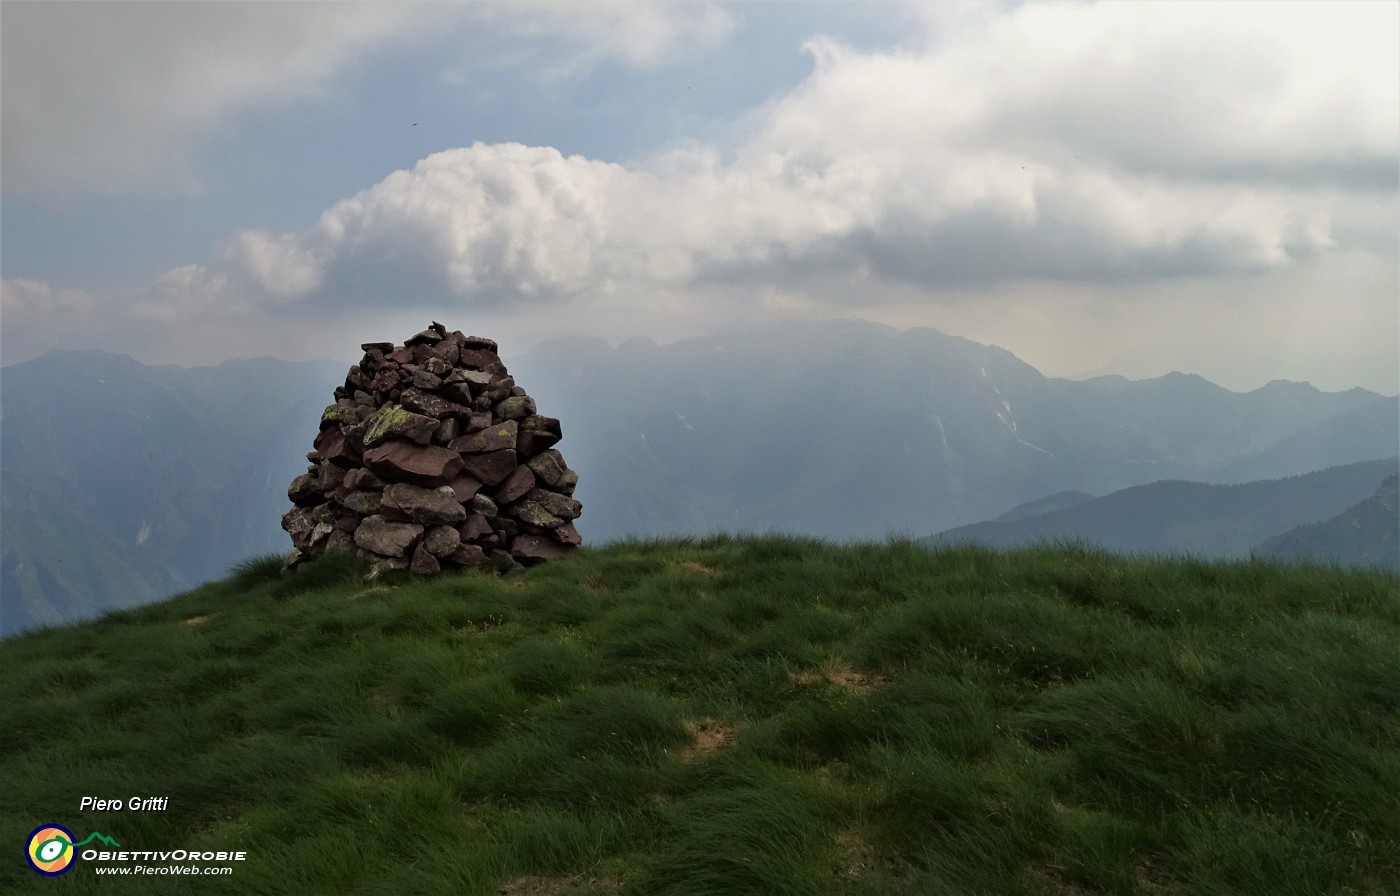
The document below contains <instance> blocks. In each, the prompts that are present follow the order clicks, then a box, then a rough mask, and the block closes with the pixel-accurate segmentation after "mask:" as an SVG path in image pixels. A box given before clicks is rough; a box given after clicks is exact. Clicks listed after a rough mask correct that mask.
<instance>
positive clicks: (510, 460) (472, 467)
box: [453, 448, 518, 485]
mask: <svg viewBox="0 0 1400 896" xmlns="http://www.w3.org/2000/svg"><path fill="white" fill-rule="evenodd" d="M453 457H456V458H457V459H458V461H459V462H460V463H461V464H462V470H463V471H464V472H465V473H466V474H467V475H468V476H473V477H475V478H477V479H480V480H481V481H482V482H483V483H484V484H486V485H497V484H499V483H500V482H501V480H503V479H505V478H506V477H507V476H509V475H510V474H511V473H512V472H514V471H515V468H516V466H517V465H518V464H517V461H516V457H515V449H514V448H507V449H506V450H504V451H492V452H490V453H489V454H467V455H457V454H453Z"/></svg>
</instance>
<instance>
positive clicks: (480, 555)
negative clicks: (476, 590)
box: [446, 544, 486, 566]
mask: <svg viewBox="0 0 1400 896" xmlns="http://www.w3.org/2000/svg"><path fill="white" fill-rule="evenodd" d="M446 559H447V562H448V563H455V564H456V565H457V566H480V565H481V564H483V563H485V562H486V551H484V550H482V548H481V545H479V544H464V545H459V546H458V548H457V550H456V551H454V552H452V553H451V554H449V555H448V556H447V558H446Z"/></svg>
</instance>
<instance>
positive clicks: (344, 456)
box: [314, 426, 360, 467]
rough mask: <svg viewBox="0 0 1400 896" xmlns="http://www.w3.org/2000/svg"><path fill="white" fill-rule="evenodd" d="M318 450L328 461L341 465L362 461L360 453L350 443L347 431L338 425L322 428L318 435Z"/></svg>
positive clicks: (357, 463)
mask: <svg viewBox="0 0 1400 896" xmlns="http://www.w3.org/2000/svg"><path fill="white" fill-rule="evenodd" d="M314 444H315V445H316V451H317V452H318V453H319V454H320V455H321V457H323V458H325V459H326V461H327V462H329V463H333V464H335V465H336V466H340V467H354V466H358V465H359V463H360V454H359V452H358V451H356V450H355V449H354V447H353V446H351V445H350V441H349V440H348V439H347V438H346V437H345V432H344V431H343V430H341V429H339V428H338V427H334V426H333V427H331V428H330V429H323V430H321V434H320V435H318V436H316V441H315V443H314Z"/></svg>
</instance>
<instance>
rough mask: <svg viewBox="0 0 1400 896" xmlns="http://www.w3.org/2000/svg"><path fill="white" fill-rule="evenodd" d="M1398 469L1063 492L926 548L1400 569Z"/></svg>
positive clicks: (1384, 463)
mask: <svg viewBox="0 0 1400 896" xmlns="http://www.w3.org/2000/svg"><path fill="white" fill-rule="evenodd" d="M1398 469H1400V457H1394V458H1390V459H1389V460H1381V461H1368V462H1364V463H1357V464H1348V465H1346V466H1339V467H1332V468H1329V469H1326V470H1321V471H1318V472H1315V473H1309V474H1306V475H1302V476H1292V477H1289V478H1287V479H1271V480H1262V481H1257V482H1250V483H1246V484H1243V485H1207V484H1205V483H1200V482H1180V481H1166V482H1154V483H1151V484H1149V485H1140V486H1135V487H1133V488H1127V489H1122V490H1120V491H1116V492H1113V493H1112V494H1108V495H1104V496H1103V497H1101V498H1093V497H1090V496H1088V495H1084V494H1082V493H1068V494H1063V493H1062V494H1061V495H1055V496H1052V498H1051V499H1042V500H1041V501H1038V502H1034V503H1032V504H1027V505H1022V506H1021V507H1017V508H1014V509H1013V510H1011V511H1010V512H1008V513H1006V514H1003V515H1002V516H1000V517H998V518H997V519H995V520H992V521H989V522H983V523H976V524H974V525H970V526H960V527H958V528H955V529H950V530H948V531H945V532H941V533H939V534H938V535H935V536H933V537H931V538H929V539H926V543H928V544H930V545H943V544H962V543H973V544H982V545H987V546H989V547H997V548H1012V547H1025V546H1027V545H1031V544H1034V543H1037V542H1053V541H1059V540H1070V539H1079V540H1083V541H1087V542H1090V543H1092V544H1094V545H1096V546H1098V547H1102V548H1105V549H1107V550H1110V551H1116V552H1119V553H1130V554H1138V553H1155V554H1193V555H1196V556H1199V557H1206V558H1211V559H1241V558H1244V557H1247V556H1249V555H1250V553H1251V552H1255V553H1260V554H1264V555H1270V556H1278V557H1290V558H1294V559H1316V560H1325V559H1330V560H1335V561H1337V562H1344V563H1351V562H1354V561H1355V560H1357V559H1360V558H1362V557H1365V558H1367V559H1371V558H1374V559H1373V560H1372V562H1370V564H1369V565H1381V566H1385V567H1387V568H1392V567H1400V539H1397V538H1396V537H1395V534H1394V533H1395V531H1396V515H1395V502H1394V500H1393V499H1391V500H1390V502H1389V511H1388V513H1389V521H1388V522H1389V533H1390V535H1389V542H1388V548H1387V547H1386V545H1385V541H1384V540H1385V538H1386V529H1385V525H1384V524H1385V523H1386V519H1385V517H1386V512H1385V510H1384V505H1383V501H1384V498H1383V497H1382V496H1383V495H1384V494H1385V493H1384V492H1381V493H1377V491H1376V487H1377V485H1378V484H1379V483H1381V482H1382V480H1385V481H1387V482H1390V483H1392V484H1393V483H1394V481H1395V475H1396V471H1397V470H1398ZM1387 477H1389V478H1388V479H1387ZM1392 488H1393V485H1392ZM1052 499H1053V500H1052ZM1338 514H1341V515H1342V516H1343V517H1346V519H1345V520H1343V519H1342V517H1339V516H1338ZM1329 518H1333V519H1332V520H1331V521H1329V522H1327V523H1321V524H1319V525H1318V526H1310V525H1307V524H1310V523H1317V521H1319V520H1329ZM1338 520H1342V521H1341V522H1338ZM1352 521H1355V522H1356V525H1355V526H1353V525H1351V522H1352ZM1362 523H1364V524H1365V528H1364V529H1363V528H1362ZM1319 526H1320V527H1321V528H1319ZM1295 527H1301V528H1295ZM1283 533H1288V534H1287V535H1285V534H1283Z"/></svg>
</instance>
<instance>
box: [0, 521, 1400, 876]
mask: <svg viewBox="0 0 1400 896" xmlns="http://www.w3.org/2000/svg"><path fill="white" fill-rule="evenodd" d="M360 573H361V570H360V569H359V568H358V563H357V561H354V560H353V559H350V558H341V557H332V558H327V559H326V560H323V561H320V562H318V563H317V564H313V565H311V566H309V567H307V568H304V569H303V570H301V571H299V572H297V573H296V574H294V575H290V576H285V577H284V576H282V575H279V573H278V564H277V562H276V560H274V559H272V558H266V559H261V560H255V561H250V562H249V563H246V564H243V565H242V566H241V567H240V568H239V569H238V570H236V571H235V573H234V574H233V575H232V576H231V577H230V578H228V579H226V580H224V581H221V582H217V583H213V584H209V585H206V586H204V587H202V588H199V589H197V590H195V591H192V592H189V593H187V594H184V595H181V596H179V597H176V598H174V599H171V600H169V601H166V602H164V603H161V604H158V605H154V606H150V607H144V608H141V609H137V610H130V611H125V612H122V613H119V614H116V615H112V616H108V617H106V618H104V619H101V620H98V621H95V622H89V623H84V624H81V625H76V626H73V627H70V628H64V629H58V630H50V631H40V632H33V633H30V634H27V635H24V636H20V637H17V638H14V639H12V640H9V641H6V642H4V643H3V644H0V832H3V836H0V839H3V841H4V842H5V843H7V844H9V846H7V847H6V850H7V852H6V855H7V856H8V858H5V859H4V860H3V861H0V892H5V893H47V894H52V893H60V892H62V893H92V894H102V896H115V894H127V893H131V894H136V893H140V894H148V893H157V894H160V893H171V894H175V893H179V894H187V893H229V894H243V893H256V894H280V893H288V894H318V893H325V894H336V896H343V894H394V896H400V894H415V893H421V894H438V893H441V894H510V896H543V894H571V896H583V894H595V896H601V894H630V896H643V894H676V896H681V894H686V896H722V894H754V896H786V894H791V896H821V894H833V896H834V894H851V896H855V894H950V896H957V894H988V896H992V894H998V896H1000V894H1008V896H1016V894H1024V896H1033V894H1039V896H1080V894H1100V893H1103V894H1143V896H1168V894H1188V893H1189V894H1196V893H1200V894H1240V896H1246V894H1247V896H1257V894H1269V896H1284V894H1298V896H1303V894H1308V896H1313V894H1329V893H1335V894H1382V893H1392V892H1397V888H1400V883H1397V882H1400V648H1397V645H1400V579H1397V577H1395V576H1393V575H1386V574H1382V573H1375V572H1346V571H1341V570H1336V569H1331V568H1326V567H1288V566H1284V565H1278V564H1272V563H1266V562H1262V561H1256V562H1248V563H1228V564H1227V563H1205V562H1198V561H1194V560H1189V559H1179V560H1163V559H1134V560H1126V559H1122V558H1119V557H1115V556H1112V555H1108V554H1100V553H1095V552H1090V551H1086V550H1083V549H1080V548H1075V547H1062V548H1054V549H1051V548H1044V549H1035V550H1026V551H1019V552H1012V553H1005V554H1002V553H995V552H991V551H986V550H982V549H974V548H957V549H949V550H943V551H929V550H926V549H924V548H921V547H919V546H917V545H914V544H912V543H909V542H903V541H892V542H890V543H888V544H884V545H858V546H850V547H838V546H833V545H830V544H826V543H823V542H818V541H811V540H798V539H788V538H776V537H765V538H730V537H715V538H711V539H706V540H703V541H665V542H646V543H635V542H634V543H623V544H616V545H612V546H609V547H605V548H599V549H585V550H583V551H581V552H580V553H578V554H577V555H576V556H573V557H570V558H567V559H565V560H562V561H557V562H553V563H550V564H546V565H544V566H540V567H536V568H533V569H530V570H528V571H526V572H525V573H523V574H520V575H517V576H510V577H505V578H497V577H494V576H491V575H485V574H468V575H462V576H456V577H444V578H439V579H435V580H414V579H410V578H404V577H397V576H389V577H383V578H380V579H377V580H373V581H366V580H364V579H363V578H361V576H360ZM82 796H96V797H100V798H110V797H115V798H120V799H122V800H125V799H127V798H129V797H132V796H143V797H144V796H161V797H168V798H169V808H168V809H167V810H166V811H164V812H160V813H156V812H148V813H138V812H130V811H120V812H91V811H88V812H79V811H78V803H79V799H80V798H81V797H82ZM45 822H56V823H59V824H63V825H65V826H67V827H68V828H69V829H71V830H72V831H73V833H74V834H75V835H76V837H86V836H87V835H88V833H89V832H91V831H100V832H101V833H102V834H104V835H106V836H109V837H112V838H114V839H115V840H117V841H119V842H120V843H121V844H122V846H123V848H125V849H132V850H137V849H139V850H170V849H175V848H185V849H208V850H243V851H246V853H247V855H248V857H247V859H246V860H245V861H242V862H239V863H237V864H236V867H235V869H234V871H233V873H232V874H231V875H229V876H227V877H200V878H191V877H126V878H117V877H110V878H99V876H98V875H97V874H96V873H95V871H96V869H95V867H94V866H95V865H96V864H97V863H93V862H86V861H79V862H78V863H77V864H76V865H75V867H74V868H73V869H72V870H70V871H69V872H68V873H66V874H65V875H63V876H62V877H60V878H57V879H52V880H50V879H45V878H42V877H40V876H39V875H37V874H35V873H34V872H33V871H32V870H30V869H29V868H28V867H27V865H25V863H24V860H23V858H22V857H21V846H22V844H23V843H24V840H25V838H26V837H27V836H28V834H29V832H30V831H31V830H32V829H33V828H34V827H35V826H36V825H39V824H41V823H45ZM153 864H161V863H153ZM215 864H218V863H215Z"/></svg>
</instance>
